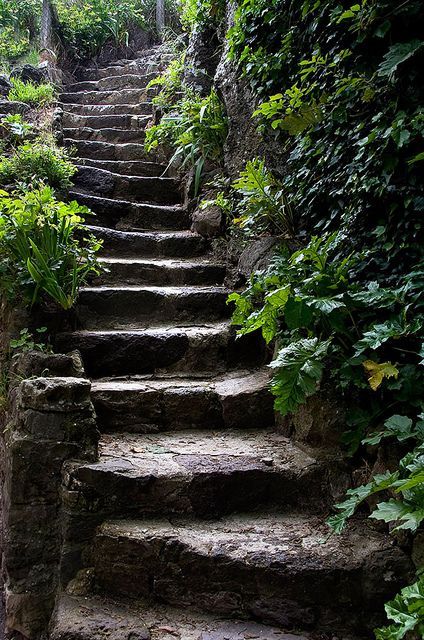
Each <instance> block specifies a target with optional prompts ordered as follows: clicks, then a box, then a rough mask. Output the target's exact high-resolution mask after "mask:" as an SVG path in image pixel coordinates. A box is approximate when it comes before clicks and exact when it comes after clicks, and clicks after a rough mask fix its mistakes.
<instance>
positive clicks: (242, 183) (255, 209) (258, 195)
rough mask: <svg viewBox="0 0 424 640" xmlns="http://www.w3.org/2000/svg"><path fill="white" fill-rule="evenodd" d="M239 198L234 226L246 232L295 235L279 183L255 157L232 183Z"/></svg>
mask: <svg viewBox="0 0 424 640" xmlns="http://www.w3.org/2000/svg"><path fill="white" fill-rule="evenodd" d="M232 188H233V190H234V191H235V193H236V195H238V196H239V198H238V202H237V206H236V218H235V219H234V220H233V222H234V224H236V225H239V226H240V227H241V228H242V229H243V230H244V231H245V232H246V233H248V234H255V235H257V234H258V233H262V232H264V231H274V232H275V231H276V232H278V233H284V234H288V235H293V234H294V221H293V214H292V210H291V207H290V204H289V203H288V201H287V198H286V195H285V193H284V190H283V188H282V187H281V184H280V183H279V181H278V180H277V179H276V178H275V177H274V176H273V175H272V173H271V172H270V171H269V170H268V169H267V168H266V166H265V161H264V160H260V159H258V158H256V159H254V160H251V161H249V162H248V163H247V164H246V168H245V169H244V170H243V171H241V172H240V176H239V178H237V180H235V181H234V182H233V184H232Z"/></svg>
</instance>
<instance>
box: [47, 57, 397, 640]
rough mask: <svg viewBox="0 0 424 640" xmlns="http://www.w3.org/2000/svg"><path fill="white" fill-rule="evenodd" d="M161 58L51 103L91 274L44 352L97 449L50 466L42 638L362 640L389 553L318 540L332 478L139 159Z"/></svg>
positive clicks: (217, 274)
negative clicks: (86, 389) (294, 435)
mask: <svg viewBox="0 0 424 640" xmlns="http://www.w3.org/2000/svg"><path fill="white" fill-rule="evenodd" d="M168 60H169V56H168V55H167V54H166V53H164V52H163V50H162V49H160V48H157V49H152V50H148V51H145V52H140V54H139V58H138V60H137V61H125V60H123V61H118V62H117V63H116V64H113V65H109V66H108V67H104V68H89V69H87V70H86V71H85V74H84V77H83V78H81V81H80V82H76V83H74V84H72V85H71V86H69V87H68V88H67V89H66V91H65V92H64V93H63V94H62V95H61V103H62V106H63V109H64V133H65V140H64V143H65V145H67V146H73V147H75V148H76V150H77V154H78V157H79V161H78V162H79V172H78V174H77V176H76V180H75V187H74V188H73V190H72V196H73V197H75V198H76V199H77V200H78V201H79V202H80V203H82V204H87V205H88V206H90V207H91V208H92V209H93V210H94V211H95V213H96V214H97V217H96V219H95V223H94V224H93V225H92V226H91V229H92V231H93V232H94V233H95V234H96V235H97V236H98V237H99V238H101V239H102V240H103V242H104V245H103V250H102V256H101V261H102V264H103V265H104V266H105V267H107V269H108V271H107V272H105V273H103V274H102V275H101V276H100V277H99V278H98V279H97V280H95V281H93V283H92V284H91V286H89V287H86V288H85V289H84V290H82V291H81V295H80V299H79V302H78V308H77V313H78V318H79V320H80V323H81V327H80V328H79V329H78V330H76V331H71V332H67V333H63V334H62V335H60V336H59V337H58V343H57V346H58V348H59V349H61V350H70V349H74V348H77V349H79V350H80V352H81V354H82V356H83V360H84V364H85V368H86V371H87V373H88V375H89V376H91V378H92V379H93V386H92V400H93V403H94V405H95V408H96V412H97V416H98V425H99V428H100V430H101V432H102V438H101V443H100V458H99V460H98V461H97V462H96V463H93V464H87V463H85V464H81V463H80V462H78V461H73V462H71V463H68V464H67V465H66V468H65V470H64V478H63V485H64V489H63V494H64V505H65V510H66V513H67V518H68V521H67V522H68V524H67V528H66V531H65V544H64V558H63V562H62V565H63V566H62V572H63V582H64V587H66V585H67V583H69V585H68V593H64V594H63V597H62V598H61V599H60V601H59V603H58V606H57V610H56V614H55V619H54V621H53V626H52V634H51V638H52V640H65V639H66V640H88V639H90V640H100V639H104V638H108V639H109V640H129V638H131V639H132V640H136V639H137V640H141V639H142V638H145V639H146V640H149V639H150V640H159V639H162V638H163V639H164V640H169V638H180V640H224V638H228V639H231V640H242V639H246V638H261V639H262V640H276V639H277V638H279V639H280V640H294V636H293V635H291V632H290V631H288V630H292V629H295V630H297V632H298V633H300V632H302V633H304V634H306V635H304V636H299V635H296V637H298V638H301V637H303V638H306V637H309V635H308V634H309V632H311V633H312V632H314V634H315V635H314V636H313V637H314V638H319V637H322V638H324V637H326V636H325V635H322V634H330V636H329V637H340V638H344V639H346V638H351V637H352V638H353V637H358V638H359V637H362V638H363V637H368V636H369V634H370V629H372V627H373V626H375V625H376V624H377V623H378V622H379V618H378V616H379V615H380V612H381V610H382V604H383V603H384V602H385V601H386V600H387V599H388V594H389V595H390V596H391V595H392V594H393V593H395V592H396V589H397V587H398V584H399V581H401V580H402V578H403V575H404V573H405V566H406V564H405V562H404V556H403V553H402V552H401V551H400V549H398V548H396V547H394V546H393V545H392V544H391V541H390V540H389V539H388V538H387V537H386V536H385V535H383V534H380V533H378V532H376V531H373V530H372V529H371V528H370V527H369V525H368V524H367V523H364V522H358V523H356V524H355V525H353V526H352V527H351V529H350V530H349V532H347V533H345V534H344V535H343V536H341V537H337V538H336V537H333V538H332V540H331V542H330V543H329V544H327V545H326V544H322V541H323V539H324V538H325V536H326V533H327V529H326V527H325V524H324V519H325V514H326V513H327V512H328V509H329V506H330V505H331V504H332V502H333V499H334V494H335V493H337V492H338V491H340V492H341V491H342V490H343V486H340V487H337V483H339V484H340V485H342V484H343V483H344V481H345V475H344V471H343V467H342V466H341V464H340V461H338V460H331V461H330V462H328V461H326V460H317V459H315V458H314V456H313V455H312V454H311V453H306V452H304V451H302V450H301V449H300V448H299V447H297V446H296V445H295V444H294V443H292V442H291V441H290V440H289V439H288V438H286V437H284V436H283V435H281V434H280V433H279V432H278V430H277V429H276V428H275V424H274V413H273V401H272V397H271V395H270V393H269V391H268V382H269V372H268V370H267V368H266V366H265V364H266V357H265V348H264V345H263V343H262V341H261V340H260V339H259V338H258V336H255V335H250V336H246V337H245V338H243V339H240V340H236V339H235V334H234V330H233V328H232V327H231V326H230V324H229V313H230V310H229V308H228V306H227V304H226V298H227V295H228V291H227V289H226V288H225V286H224V284H223V283H224V278H225V265H223V264H221V263H219V262H218V261H217V260H216V259H215V258H214V257H213V255H212V254H211V253H210V249H209V246H208V244H207V242H206V241H205V240H204V239H203V238H202V237H200V236H198V235H197V234H195V233H193V232H191V231H190V219H189V216H188V214H187V211H186V210H185V209H184V207H183V205H182V204H181V195H180V193H179V185H178V183H177V182H176V181H175V180H173V179H170V178H167V177H163V171H164V167H163V166H162V165H161V164H160V163H159V162H157V161H156V159H155V158H154V157H152V156H147V155H146V152H145V150H144V146H143V138H144V127H145V126H146V123H147V122H148V119H149V116H150V114H151V109H152V105H151V97H152V95H153V94H154V90H153V89H147V88H146V87H147V84H148V82H149V80H150V79H151V78H152V77H154V75H156V73H157V71H158V70H160V69H161V68H163V66H164V65H166V63H167V62H168ZM364 528H366V529H367V534H366V535H367V540H368V541H369V544H367V545H364V544H363V534H364ZM75 567H77V568H80V569H81V570H80V571H79V573H77V574H76V570H75ZM389 568H390V571H389ZM393 568H395V569H397V572H396V571H393ZM161 630H162V631H161ZM169 630H170V631H169ZM317 634H318V635H317ZM320 634H321V635H320Z"/></svg>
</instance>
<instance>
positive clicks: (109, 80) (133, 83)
mask: <svg viewBox="0 0 424 640" xmlns="http://www.w3.org/2000/svg"><path fill="white" fill-rule="evenodd" d="M156 76H157V74H156V73H148V74H144V75H138V74H119V75H112V76H106V77H105V78H100V79H99V80H83V81H82V82H75V83H74V84H70V85H68V86H67V87H66V88H65V91H66V93H78V92H81V91H115V90H118V91H121V90H122V89H145V88H146V87H147V85H148V84H149V82H150V80H153V79H154V78H155V77H156Z"/></svg>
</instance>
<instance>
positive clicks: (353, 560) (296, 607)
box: [92, 513, 412, 637]
mask: <svg viewBox="0 0 424 640" xmlns="http://www.w3.org/2000/svg"><path fill="white" fill-rule="evenodd" d="M92 562H93V564H94V576H95V584H97V585H98V586H99V588H101V589H103V590H106V591H107V592H109V593H115V594H119V595H120V597H124V596H130V597H151V598H158V599H160V600H161V601H162V602H166V603H168V604H170V605H172V606H178V607H181V606H184V607H190V608H192V609H197V610H201V611H214V612H215V613H219V614H221V615H227V616H235V617H240V616H242V617H250V618H252V617H254V618H255V619H257V620H261V621H262V622H264V623H268V624H278V625H281V626H282V627H283V628H293V627H297V628H299V627H300V628H303V629H315V630H318V629H319V630H321V631H323V632H327V633H332V632H336V633H337V632H338V631H339V632H342V631H348V632H350V633H352V634H358V635H359V636H360V637H363V636H364V635H367V634H368V633H370V631H372V629H373V627H375V626H377V625H379V624H381V623H382V622H383V618H384V607H383V604H384V602H386V601H387V600H388V599H390V598H391V597H393V595H394V594H395V593H396V592H397V591H398V589H399V588H400V586H401V585H402V584H404V583H406V582H407V581H408V580H409V579H410V577H411V576H412V562H411V560H410V558H408V556H407V555H406V554H405V553H404V552H403V551H402V550H401V549H400V548H399V547H397V546H396V545H395V543H394V541H393V539H392V538H390V536H388V535H385V534H381V533H379V532H378V531H376V530H375V529H373V528H372V527H371V526H370V524H369V522H368V521H360V520H359V521H357V522H354V523H353V524H352V525H351V526H350V527H349V529H348V530H347V531H346V532H344V533H343V534H342V535H341V536H332V537H329V534H328V527H327V526H326V525H325V522H324V520H322V519H321V518H318V517H314V516H312V515H310V514H307V515H304V514H293V513H291V514H287V515H284V514H278V513H277V514H266V513H249V514H235V515H232V516H227V517H225V518H223V519H221V520H219V521H204V520H194V519H178V518H175V519H171V520H170V521H169V520H123V521H122V520H121V521H118V520H115V521H109V522H105V523H104V524H103V525H102V526H101V527H100V528H99V530H98V532H97V535H96V538H95V541H94V545H93V551H92Z"/></svg>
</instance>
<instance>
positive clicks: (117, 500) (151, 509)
mask: <svg viewBox="0 0 424 640" xmlns="http://www.w3.org/2000/svg"><path fill="white" fill-rule="evenodd" d="M264 427H265V425H262V428H260V429H257V430H249V431H220V432H219V433H214V434H213V435H211V432H210V430H207V431H179V432H174V433H159V434H142V435H139V434H137V435H136V434H125V433H121V434H111V435H107V434H106V435H103V436H102V438H101V440H100V452H101V453H100V458H99V461H98V462H95V463H82V462H77V461H75V462H74V461H72V462H70V463H69V464H66V466H65V469H64V484H65V487H66V488H67V490H69V491H71V492H76V491H77V492H79V495H80V508H81V509H83V508H84V501H85V499H89V500H90V502H91V504H93V503H95V504H96V505H97V510H98V513H99V514H101V515H102V516H103V517H107V514H113V516H114V517H123V516H126V515H128V516H129V517H141V516H143V515H145V516H146V515H153V514H155V515H165V514H177V513H184V514H195V515H198V516H202V517H211V516H218V515H222V514H226V513H233V512H235V511H242V510H246V511H252V510H255V509H258V508H262V507H265V505H268V506H278V507H279V508H280V509H285V510H287V509H292V508H293V507H296V508H297V509H299V510H301V509H305V508H307V509H308V510H312V511H320V510H321V509H323V508H325V507H326V505H327V503H328V500H329V483H328V472H327V469H326V467H325V465H324V464H323V463H321V462H317V461H316V460H314V459H313V458H311V457H310V456H309V455H307V454H306V453H304V452H303V451H301V450H300V449H298V448H297V447H294V446H293V445H292V444H291V442H290V440H288V439H287V438H284V437H283V436H282V435H280V434H278V433H276V432H275V431H272V430H269V429H265V428H264ZM305 487H308V489H307V490H305ZM73 495H75V493H73ZM145 526H150V523H149V524H147V523H145ZM109 557H111V558H114V559H116V558H120V559H121V558H122V556H121V553H120V552H119V550H118V549H116V550H115V552H113V553H112V554H111V555H110V556H109ZM133 578H134V576H131V577H129V581H130V582H131V580H132V579H133ZM118 585H119V581H118V582H117V588H118V589H119V591H121V586H122V585H119V586H118ZM135 588H137V587H135ZM115 593H116V591H115ZM123 595H126V594H125V591H124V592H123ZM131 595H134V596H137V595H142V594H141V593H140V594H138V593H136V592H134V593H132V594H131Z"/></svg>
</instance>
